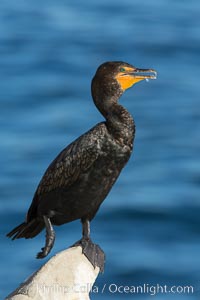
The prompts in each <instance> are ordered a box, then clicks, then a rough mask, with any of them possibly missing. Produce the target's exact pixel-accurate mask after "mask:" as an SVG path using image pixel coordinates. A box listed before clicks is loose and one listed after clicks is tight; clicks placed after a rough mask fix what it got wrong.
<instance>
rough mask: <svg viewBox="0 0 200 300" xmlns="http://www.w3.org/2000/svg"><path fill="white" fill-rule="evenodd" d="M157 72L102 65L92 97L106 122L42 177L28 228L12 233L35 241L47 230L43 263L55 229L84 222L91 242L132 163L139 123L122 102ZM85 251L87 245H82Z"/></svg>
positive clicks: (86, 237) (67, 150) (66, 151)
mask: <svg viewBox="0 0 200 300" xmlns="http://www.w3.org/2000/svg"><path fill="white" fill-rule="evenodd" d="M155 74H156V73H155V71H154V70H141V69H137V68H135V67H133V66H131V65H129V64H127V63H124V62H107V63H104V64H103V65H101V66H100V67H99V68H98V69H97V72H96V74H95V76H94V78H93V80H92V97H93V100H94V103H95V105H96V107H97V108H98V109H99V111H100V112H101V114H102V115H103V116H104V118H105V121H104V122H101V123H99V124H97V125H96V126H95V127H93V128H92V129H91V130H89V131H88V132H86V133H85V134H83V135H82V136H80V137H79V138H78V139H76V140H75V141H74V142H72V143H71V144H70V145H69V146H67V147H66V148H65V149H64V150H63V151H62V152H61V153H60V154H59V155H58V156H57V157H56V158H55V160H54V161H53V162H52V163H51V164H50V166H49V167H48V169H47V170H46V172H45V174H44V176H43V177H42V179H41V181H40V183H39V185H38V188H37V190H36V192H35V195H34V197H33V200H32V204H31V206H30V208H29V210H28V213H27V218H26V221H25V222H24V223H22V224H21V225H19V226H18V227H16V228H15V229H13V230H12V231H11V232H10V233H8V236H9V237H12V239H17V238H23V237H24V238H33V237H34V236H36V235H37V234H38V233H39V232H41V231H42V230H43V228H44V227H46V231H47V236H46V244H45V247H44V248H42V251H41V252H40V253H39V254H38V258H42V257H45V256H46V255H47V254H48V253H49V252H50V250H51V248H52V247H53V243H54V239H55V233H54V231H53V227H52V224H55V225H61V224H64V223H68V222H71V221H73V220H77V219H80V220H81V221H82V223H83V238H82V240H81V241H83V240H90V236H89V222H90V221H91V220H92V219H93V218H94V216H95V214H96V212H97V211H98V209H99V207H100V205H101V203H102V202H103V200H104V199H105V197H106V196H107V194H108V193H109V191H110V189H111V188H112V186H113V184H114V183H115V181H116V179H117V178H118V176H119V174H120V172H121V170H122V168H123V167H124V166H125V165H126V163H127V161H128V160H129V158H130V155H131V152H132V148H133V140H134V135H135V124H134V121H133V118H132V116H131V115H130V113H129V112H128V111H127V110H126V109H125V108H124V107H123V106H121V105H119V103H118V99H119V98H120V96H121V95H122V94H123V92H124V91H125V89H126V88H128V87H130V86H132V85H133V84H134V83H136V82H138V81H140V80H143V79H145V78H155V76H156V75H155ZM82 246H83V243H82Z"/></svg>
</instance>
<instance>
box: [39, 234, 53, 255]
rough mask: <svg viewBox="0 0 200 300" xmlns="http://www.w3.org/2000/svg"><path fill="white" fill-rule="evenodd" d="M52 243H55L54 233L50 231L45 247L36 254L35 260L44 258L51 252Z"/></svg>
mask: <svg viewBox="0 0 200 300" xmlns="http://www.w3.org/2000/svg"><path fill="white" fill-rule="evenodd" d="M54 241H55V233H54V231H52V232H51V234H50V235H48V234H47V236H46V243H45V246H44V247H43V248H41V250H42V251H41V252H38V254H37V255H36V258H38V259H40V258H44V257H46V256H47V255H48V254H49V252H50V251H51V249H52V248H53V244H54Z"/></svg>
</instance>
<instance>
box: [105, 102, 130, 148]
mask: <svg viewBox="0 0 200 300" xmlns="http://www.w3.org/2000/svg"><path fill="white" fill-rule="evenodd" d="M104 117H105V118H106V126H107V128H108V130H109V132H110V133H111V134H112V135H113V137H114V138H115V139H116V140H119V141H121V142H122V143H123V144H125V145H130V144H132V143H133V139H134V135H135V123H134V120H133V118H132V116H131V114H130V113H129V112H128V111H127V110H126V109H125V108H124V107H123V106H122V105H120V104H118V103H117V102H115V103H113V104H112V105H111V107H110V109H109V111H108V112H107V114H106V115H104Z"/></svg>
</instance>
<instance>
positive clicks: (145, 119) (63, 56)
mask: <svg viewBox="0 0 200 300" xmlns="http://www.w3.org/2000/svg"><path fill="white" fill-rule="evenodd" d="M199 15H200V2H199V1H198V0H190V1H184V0H159V1H157V0H151V1H138V0H136V1H133V0H123V1H117V0H115V1H114V0H110V1H105V0H101V1H92V0H85V1H80V0H77V1H71V0H68V1H64V0H57V1H53V0H47V1H38V0H34V1H25V0H18V1H11V0H1V3H0V70H1V71H0V87H1V88H0V91H1V92H0V138H1V147H0V166H1V168H0V170H1V171H0V201H1V205H0V222H1V226H0V228H1V229H0V230H1V235H0V238H1V247H0V255H1V256H0V257H1V268H0V270H1V271H0V272H1V273H0V276H1V278H0V296H1V298H2V297H5V296H6V295H7V294H9V293H10V292H11V291H12V290H13V289H15V288H16V287H17V286H18V285H19V283H20V282H22V281H23V280H24V279H25V278H27V277H28V276H29V275H30V274H31V273H32V272H33V271H35V270H36V269H37V268H39V267H40V266H41V264H42V263H43V262H44V261H46V260H47V259H46V260H43V261H38V260H36V259H35V255H36V253H37V252H38V251H39V250H40V248H41V246H43V243H44V232H43V233H42V234H40V236H38V237H37V238H35V239H33V240H23V239H22V240H17V241H15V242H12V241H10V240H9V239H7V238H6V237H5V234H6V233H7V232H8V231H10V229H12V228H13V227H14V226H16V225H18V223H21V222H22V221H23V220H24V218H25V214H26V211H27V209H28V207H29V205H30V202H31V199H32V196H33V193H34V191H35V189H36V187H37V184H38V182H39V180H40V178H41V176H42V174H43V172H44V171H45V169H46V167H47V166H48V164H49V163H50V161H51V160H52V159H53V158H54V157H55V155H56V154H57V153H58V152H59V151H60V150H61V149H62V148H64V147H65V146H66V145H67V144H68V143H70V142H71V141H72V140H73V139H75V138H76V137H78V136H79V135H80V134H81V133H83V132H84V131H86V130H88V129H89V128H90V127H92V126H93V125H94V124H95V123H97V122H99V121H101V120H102V117H101V115H100V114H99V112H98V111H97V110H96V108H95V107H94V105H93V103H92V100H91V96H90V81H91V78H92V76H93V74H94V72H95V70H96V68H97V66H98V65H99V64H101V63H102V62H104V61H108V60H124V61H127V62H129V63H131V64H134V65H136V66H138V67H142V68H148V67H150V68H155V69H156V70H157V71H158V79H157V80H155V81H150V82H149V83H146V82H141V83H139V84H137V85H136V86H135V87H134V88H132V89H130V90H128V91H127V92H126V93H125V94H124V95H123V98H122V99H121V102H122V103H123V105H124V106H126V107H127V108H128V110H129V111H130V112H131V113H132V114H133V115H134V118H135V122H136V125H137V133H136V139H135V148H134V154H133V156H132V157H131V160H130V161H129V164H128V165H127V166H126V168H125V169H124V170H123V172H122V174H121V176H120V178H119V180H118V182H117V183H116V185H115V186H114V188H113V190H112V192H111V193H110V194H109V196H108V197H107V199H106V201H105V202H104V204H103V205H102V207H101V210H100V211H99V212H98V215H97V216H96V218H95V220H94V221H93V222H92V237H93V240H94V241H95V242H97V243H99V244H100V245H101V247H102V248H103V249H104V251H105V252H106V255H107V261H106V269H105V273H104V274H103V275H101V276H100V277H99V278H98V280H97V282H96V285H98V286H99V288H101V287H102V286H103V284H105V283H106V284H107V285H109V284H111V283H113V284H116V285H122V286H125V285H127V286H131V285H143V284H149V285H157V284H159V285H169V286H173V285H177V286H179V285H180V286H184V285H192V286H193V287H194V293H189V294H187V293H186V294H179V293H176V294H173V295H170V298H169V294H164V293H163V294H162V293H158V294H157V296H156V299H159V300H160V299H164V300H165V299H171V298H172V299H176V300H178V299H184V300H190V299H199V295H200V199H199V195H200V156H199V153H200V135H199V134H200V102H199V94H200V85H199V53H200V18H199ZM56 233H57V239H56V244H55V246H54V248H53V251H52V253H51V255H50V256H52V255H53V254H55V253H57V252H58V251H60V250H62V249H64V248H66V247H68V246H69V245H71V244H72V243H73V242H75V241H76V240H78V239H79V238H80V234H81V227H80V223H79V222H73V223H71V224H67V225H64V226H62V227H57V228H56ZM133 297H134V299H144V300H146V299H150V298H151V297H152V298H153V296H150V294H143V295H142V294H138V295H137V294H130V293H128V294H120V293H119V292H118V293H115V294H114V293H113V294H112V293H111V292H109V291H108V289H106V291H105V292H104V293H103V294H102V293H100V292H99V293H98V294H94V293H93V294H92V296H91V298H92V299H102V300H103V299H114V298H115V299H130V298H133Z"/></svg>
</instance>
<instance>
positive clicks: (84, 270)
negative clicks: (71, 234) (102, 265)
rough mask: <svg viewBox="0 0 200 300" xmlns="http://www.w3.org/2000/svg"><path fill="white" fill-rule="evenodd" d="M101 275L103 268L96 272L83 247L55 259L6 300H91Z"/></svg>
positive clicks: (62, 253) (59, 254)
mask: <svg viewBox="0 0 200 300" xmlns="http://www.w3.org/2000/svg"><path fill="white" fill-rule="evenodd" d="M98 274H99V268H98V267H96V268H95V269H94V267H93V266H92V264H91V263H90V262H89V260H88V259H87V258H86V257H85V255H83V254H82V248H81V247H73V248H69V249H67V250H64V251H62V252H60V253H58V254H56V255H55V256H53V257H52V258H51V259H50V260H49V261H48V262H47V263H46V264H44V265H43V266H42V267H41V268H40V269H39V270H37V271H36V272H35V273H34V274H33V275H31V276H30V277H29V278H28V279H27V280H26V281H25V282H24V283H22V284H21V285H20V286H19V287H18V288H17V289H16V290H15V291H14V292H12V293H11V294H10V295H9V296H8V297H7V298H6V300H47V299H48V300H56V299H59V300H62V299H63V300H78V299H80V300H88V299H90V298H89V292H90V290H91V289H92V286H93V284H94V281H95V280H96V277H97V276H98Z"/></svg>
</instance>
